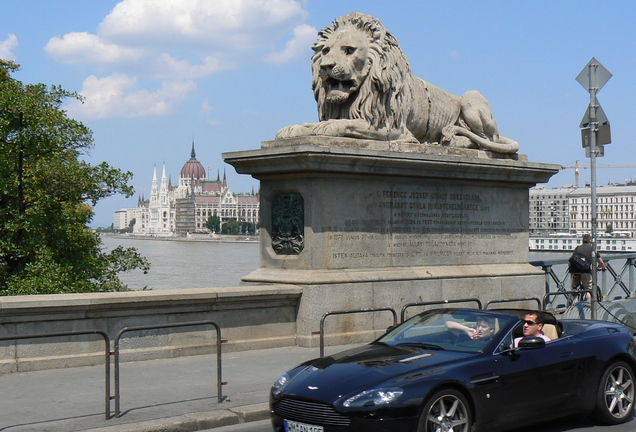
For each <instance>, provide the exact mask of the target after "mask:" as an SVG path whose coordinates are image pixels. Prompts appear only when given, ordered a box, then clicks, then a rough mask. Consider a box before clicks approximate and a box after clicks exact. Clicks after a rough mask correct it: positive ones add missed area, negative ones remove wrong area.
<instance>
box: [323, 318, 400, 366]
mask: <svg viewBox="0 0 636 432" xmlns="http://www.w3.org/2000/svg"><path fill="white" fill-rule="evenodd" d="M382 311H388V312H391V313H392V314H393V325H394V326H395V325H396V324H397V312H395V309H393V308H389V307H383V308H371V309H350V310H340V311H330V312H327V313H325V314H324V315H323V316H322V318H320V331H318V332H314V334H320V357H323V356H324V355H325V318H327V317H328V316H330V315H348V314H358V313H369V312H382Z"/></svg>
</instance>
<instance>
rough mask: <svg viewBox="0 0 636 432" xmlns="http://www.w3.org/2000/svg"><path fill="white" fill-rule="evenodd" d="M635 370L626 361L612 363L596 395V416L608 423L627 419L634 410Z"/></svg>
mask: <svg viewBox="0 0 636 432" xmlns="http://www.w3.org/2000/svg"><path fill="white" fill-rule="evenodd" d="M634 385H635V383H634V372H633V370H632V368H631V367H630V366H629V365H628V364H627V363H625V362H622V361H617V362H614V363H612V364H611V365H610V366H609V367H608V368H607V369H606V370H605V373H604V374H603V378H602V379H601V383H600V385H599V388H598V393H597V396H596V410H595V417H596V418H597V419H598V420H600V421H602V422H604V423H608V424H619V423H623V422H625V421H627V420H628V419H629V418H631V416H632V412H633V411H634V392H635V390H634Z"/></svg>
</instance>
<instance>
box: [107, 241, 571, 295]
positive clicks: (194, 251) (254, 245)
mask: <svg viewBox="0 0 636 432" xmlns="http://www.w3.org/2000/svg"><path fill="white" fill-rule="evenodd" d="M102 240H103V243H104V246H106V249H107V250H111V249H113V248H115V247H117V245H122V246H124V247H134V248H136V249H137V250H138V251H139V253H140V254H141V255H143V256H145V257H146V258H147V259H148V261H150V263H151V265H152V266H151V268H150V271H149V272H148V274H143V272H141V271H139V270H136V271H133V272H129V273H121V274H120V275H119V278H120V279H121V281H122V282H123V283H125V284H126V285H128V287H129V288H130V289H133V290H140V289H142V288H144V287H147V288H150V289H153V290H165V289H180V288H220V287H233V286H238V285H239V283H240V280H241V277H243V276H245V275H247V274H249V273H251V272H252V271H254V270H256V269H257V268H258V266H259V247H258V241H253V242H236V243H219V242H207V241H172V240H142V239H130V238H120V237H117V238H116V237H102ZM569 255H570V254H569V252H530V258H529V260H530V261H535V260H544V259H567V258H568V257H569Z"/></svg>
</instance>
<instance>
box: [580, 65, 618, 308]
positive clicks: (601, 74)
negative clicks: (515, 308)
mask: <svg viewBox="0 0 636 432" xmlns="http://www.w3.org/2000/svg"><path fill="white" fill-rule="evenodd" d="M611 77H612V74H611V73H610V72H609V71H608V70H607V69H605V67H604V66H603V65H602V64H601V63H599V61H598V60H596V59H595V58H594V57H592V60H590V61H589V62H588V64H587V65H586V66H585V67H584V68H583V70H582V71H581V73H579V75H578V76H577V77H576V80H577V81H578V82H579V84H581V85H582V86H583V87H584V88H585V89H586V90H587V91H588V92H589V93H590V106H589V109H587V110H586V111H585V115H584V116H583V121H581V127H582V128H585V127H587V126H589V129H583V131H582V138H583V147H584V148H585V149H586V155H588V152H589V158H590V175H591V184H590V210H591V212H590V215H591V221H590V224H591V227H590V229H591V237H592V244H591V246H592V266H591V267H592V274H591V276H592V278H591V279H592V293H591V297H592V301H591V302H590V314H591V318H592V319H596V301H597V300H598V299H597V295H596V294H597V293H596V284H597V280H598V278H597V275H596V270H597V267H598V266H597V262H596V259H597V241H596V240H597V233H596V230H597V229H598V226H597V223H598V220H597V205H596V158H597V157H598V156H603V154H604V152H603V144H609V143H611V142H612V140H611V134H610V128H609V121H608V120H607V117H605V113H604V112H603V109H602V108H601V106H600V105H599V103H598V100H597V99H596V94H597V93H598V92H599V90H601V88H602V87H603V86H604V85H605V83H606V82H607V81H608V80H609V79H610V78H611ZM601 128H602V130H601ZM599 131H601V132H602V133H599Z"/></svg>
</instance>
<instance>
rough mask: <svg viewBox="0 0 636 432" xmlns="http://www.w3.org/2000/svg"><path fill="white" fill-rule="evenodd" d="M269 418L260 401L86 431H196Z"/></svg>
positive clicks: (266, 409)
mask: <svg viewBox="0 0 636 432" xmlns="http://www.w3.org/2000/svg"><path fill="white" fill-rule="evenodd" d="M268 418H269V405H268V404H267V403H259V404H253V405H244V406H240V407H236V408H230V409H222V410H214V411H205V412H199V413H192V414H186V415H182V416H177V417H166V418H161V419H156V420H146V421H142V422H135V423H127V424H118V425H111V426H104V427H100V428H94V429H86V430H85V431H84V432H195V431H200V430H205V429H213V428H217V427H222V426H230V425H234V424H239V423H247V422H253V421H258V420H266V419H268Z"/></svg>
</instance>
